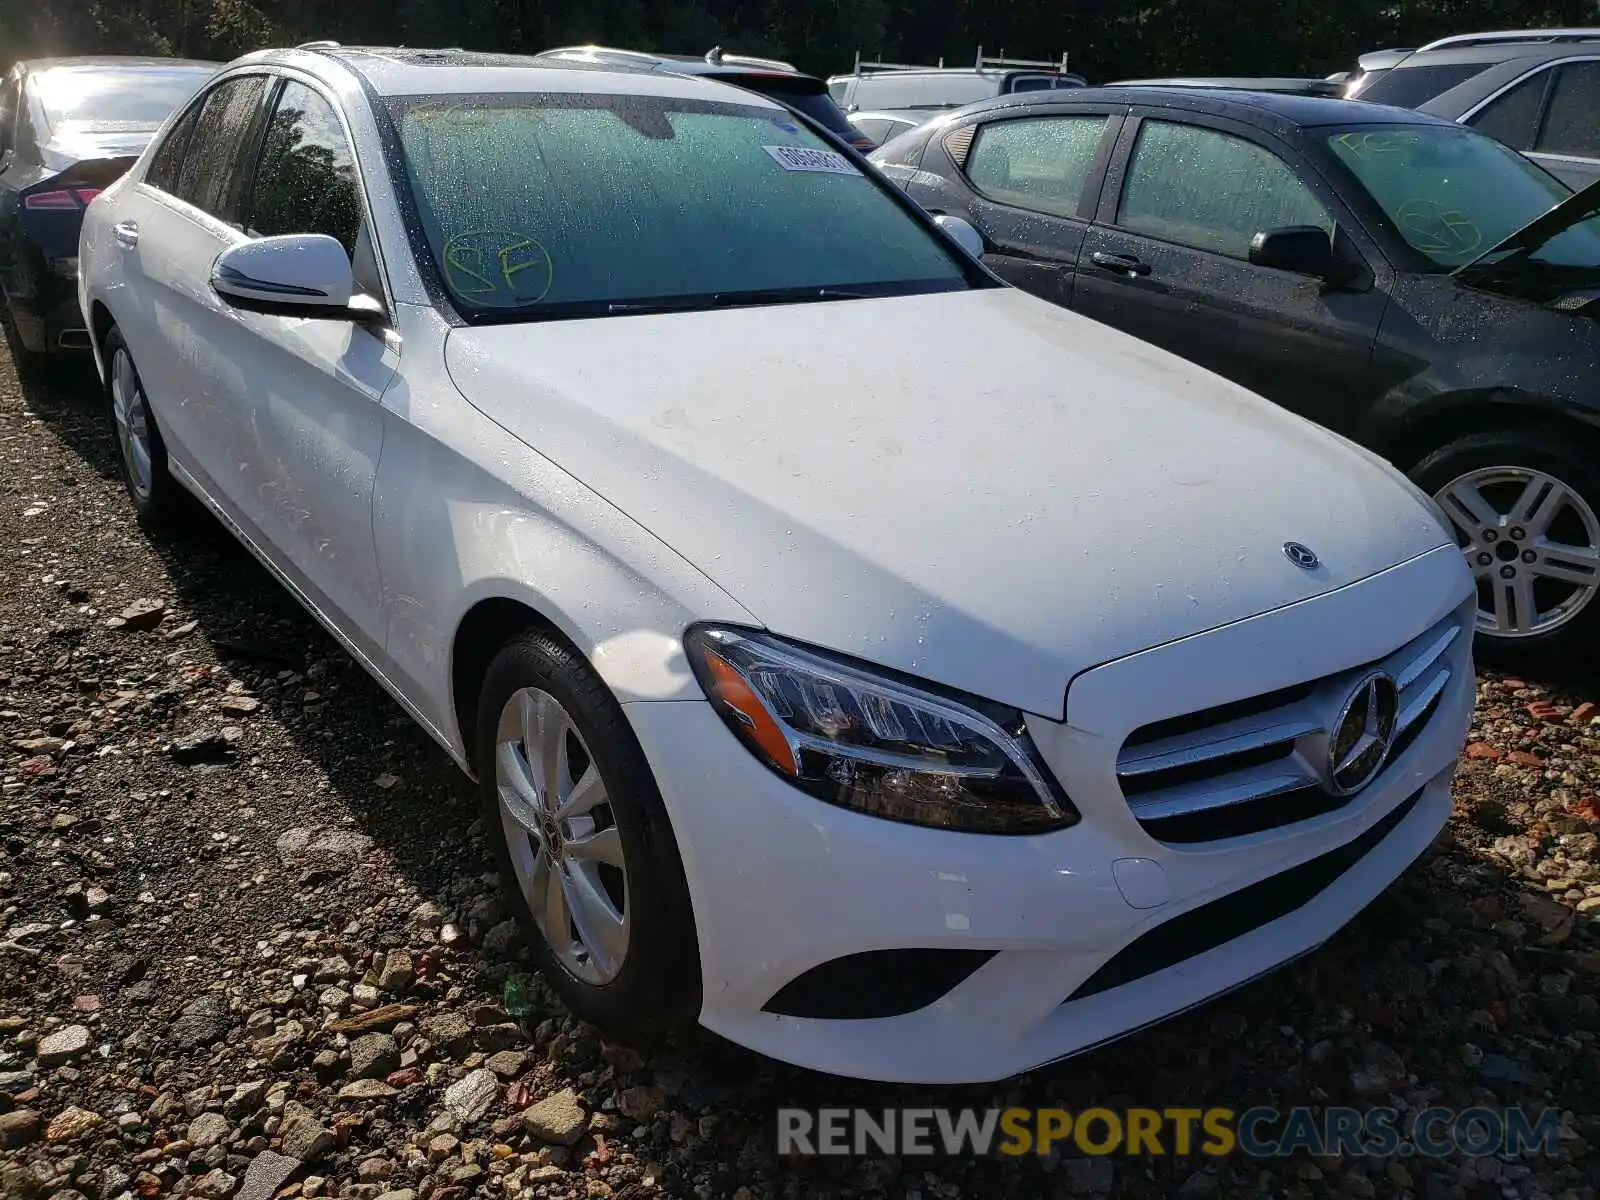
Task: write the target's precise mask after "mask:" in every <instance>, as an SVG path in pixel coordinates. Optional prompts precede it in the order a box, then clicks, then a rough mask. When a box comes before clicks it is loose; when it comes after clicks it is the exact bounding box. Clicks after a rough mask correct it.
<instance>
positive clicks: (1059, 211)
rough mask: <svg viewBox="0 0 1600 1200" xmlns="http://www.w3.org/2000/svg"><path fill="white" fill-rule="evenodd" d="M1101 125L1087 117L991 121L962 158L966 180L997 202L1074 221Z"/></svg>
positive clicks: (1102, 129) (1103, 121)
mask: <svg viewBox="0 0 1600 1200" xmlns="http://www.w3.org/2000/svg"><path fill="white" fill-rule="evenodd" d="M1106 121H1107V118H1106V117H1103V116H1092V115H1088V114H1083V115H1074V116H1064V117H1023V118H1019V119H1014V120H1010V121H992V122H990V123H989V124H987V125H985V126H983V127H982V128H981V129H980V130H979V131H978V140H977V141H976V143H974V145H973V147H972V151H971V153H970V154H968V156H967V162H966V172H967V178H968V179H970V180H971V181H972V185H973V186H974V187H976V188H977V189H978V190H979V191H980V192H982V193H983V194H984V195H985V196H988V197H990V198H991V199H994V200H999V201H1001V202H1002V203H1005V204H1015V205H1017V206H1018V207H1021V208H1031V209H1037V210H1038V211H1040V212H1047V213H1052V214H1054V215H1055V216H1059V217H1075V216H1077V215H1078V208H1079V205H1080V203H1081V201H1082V199H1083V189H1084V186H1085V185H1086V184H1087V183H1088V182H1089V176H1090V174H1091V173H1092V172H1093V170H1094V160H1095V152H1096V151H1097V150H1098V149H1099V148H1100V138H1101V135H1102V134H1104V133H1105V129H1106Z"/></svg>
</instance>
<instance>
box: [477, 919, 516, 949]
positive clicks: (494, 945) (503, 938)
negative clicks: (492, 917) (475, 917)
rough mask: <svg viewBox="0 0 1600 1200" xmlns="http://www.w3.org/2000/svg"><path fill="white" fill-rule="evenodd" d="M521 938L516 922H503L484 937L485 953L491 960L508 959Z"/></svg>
mask: <svg viewBox="0 0 1600 1200" xmlns="http://www.w3.org/2000/svg"><path fill="white" fill-rule="evenodd" d="M521 938H522V931H521V930H520V929H518V928H517V923H516V922H515V921H501V922H500V923H499V924H498V925H495V926H493V927H491V928H490V930H489V932H488V933H486V934H484V935H483V952H484V953H485V954H487V955H488V956H489V957H491V958H506V957H508V956H509V955H510V953H511V951H512V950H513V949H514V948H515V947H516V945H517V943H518V942H519V941H520V940H521Z"/></svg>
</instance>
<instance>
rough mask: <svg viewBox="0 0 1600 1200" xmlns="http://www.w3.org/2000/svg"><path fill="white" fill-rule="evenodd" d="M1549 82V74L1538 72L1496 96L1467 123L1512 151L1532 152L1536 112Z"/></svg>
mask: <svg viewBox="0 0 1600 1200" xmlns="http://www.w3.org/2000/svg"><path fill="white" fill-rule="evenodd" d="M1549 83H1550V74H1549V72H1547V71H1540V72H1538V73H1537V74H1535V75H1532V76H1530V77H1529V78H1527V79H1524V80H1523V81H1522V82H1521V83H1519V84H1517V85H1516V86H1515V87H1513V88H1512V89H1511V90H1510V91H1508V92H1502V93H1501V94H1500V95H1499V96H1497V97H1495V99H1493V100H1491V101H1490V102H1489V103H1488V104H1486V105H1485V106H1484V107H1483V108H1481V109H1479V110H1478V112H1477V113H1476V114H1474V116H1473V117H1472V119H1471V120H1470V121H1468V122H1467V124H1468V125H1470V126H1472V128H1474V129H1476V130H1477V131H1478V132H1479V133H1486V134H1488V135H1489V136H1490V137H1492V138H1497V139H1498V140H1500V141H1502V142H1504V143H1505V144H1506V145H1508V146H1510V147H1511V148H1512V149H1513V150H1531V149H1532V148H1533V139H1534V137H1535V135H1536V134H1537V133H1538V131H1539V113H1540V111H1541V110H1542V109H1543V108H1544V92H1545V88H1546V87H1548V86H1549Z"/></svg>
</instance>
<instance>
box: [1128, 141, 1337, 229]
mask: <svg viewBox="0 0 1600 1200" xmlns="http://www.w3.org/2000/svg"><path fill="white" fill-rule="evenodd" d="M1117 224H1118V225H1120V226H1122V227H1123V228H1124V229H1128V230H1131V231H1132V232H1134V233H1143V234H1148V235H1149V236H1151V237H1157V238H1162V239H1164V240H1165V241H1169V242H1177V243H1179V244H1180V245H1184V246H1192V247H1194V248H1195V249H1197V250H1209V251H1212V252H1213V253H1216V254H1226V255H1228V256H1230V257H1232V258H1248V257H1249V253H1250V242H1251V239H1253V238H1254V237H1255V235H1256V234H1257V233H1260V232H1262V231H1264V230H1268V229H1281V228H1283V227H1285V226H1289V225H1316V226H1318V227H1320V228H1322V229H1326V230H1327V231H1328V233H1329V234H1330V235H1331V234H1332V233H1333V220H1332V218H1330V217H1329V216H1328V211H1327V209H1325V208H1323V206H1322V204H1321V202H1320V201H1318V200H1317V198H1316V197H1315V196H1314V195H1312V194H1311V191H1310V189H1309V188H1307V187H1306V185H1305V184H1304V183H1302V182H1301V181H1300V179H1299V177H1298V176H1297V175H1295V173H1294V171H1293V170H1292V169H1290V167H1289V165H1288V164H1287V163H1285V162H1284V161H1283V160H1282V159H1281V158H1279V157H1278V156H1277V155H1276V154H1274V153H1272V152H1271V151H1270V150H1267V149H1265V148H1263V147H1261V146H1258V145H1256V144H1255V143H1254V142H1247V141H1245V140H1244V139H1243V138H1238V137H1233V136H1232V135H1230V134H1226V133H1219V132H1217V131H1216V130H1214V129H1203V128H1200V127H1199V126H1195V125H1175V124H1172V123H1170V122H1167V121H1146V122H1145V123H1144V125H1143V127H1142V128H1141V129H1140V130H1139V140H1138V142H1137V143H1136V144H1135V146H1134V150H1133V160H1132V161H1131V162H1130V163H1129V164H1128V178H1127V181H1126V182H1125V183H1124V185H1123V189H1122V200H1121V204H1120V206H1119V208H1118V210H1117Z"/></svg>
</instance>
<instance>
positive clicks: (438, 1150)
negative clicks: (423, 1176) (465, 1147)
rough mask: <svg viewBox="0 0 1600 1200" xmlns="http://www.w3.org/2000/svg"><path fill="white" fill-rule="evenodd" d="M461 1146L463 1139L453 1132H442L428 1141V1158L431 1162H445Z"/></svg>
mask: <svg viewBox="0 0 1600 1200" xmlns="http://www.w3.org/2000/svg"><path fill="white" fill-rule="evenodd" d="M460 1146H461V1139H460V1138H458V1137H456V1135H455V1134H453V1133H441V1134H439V1135H438V1136H437V1137H435V1138H433V1139H431V1140H430V1141H429V1142H428V1159H429V1161H431V1162H436V1163H438V1162H443V1161H444V1160H445V1159H447V1158H449V1157H450V1156H451V1155H452V1154H454V1153H455V1152H456V1150H457V1149H458V1148H459V1147H460Z"/></svg>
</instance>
